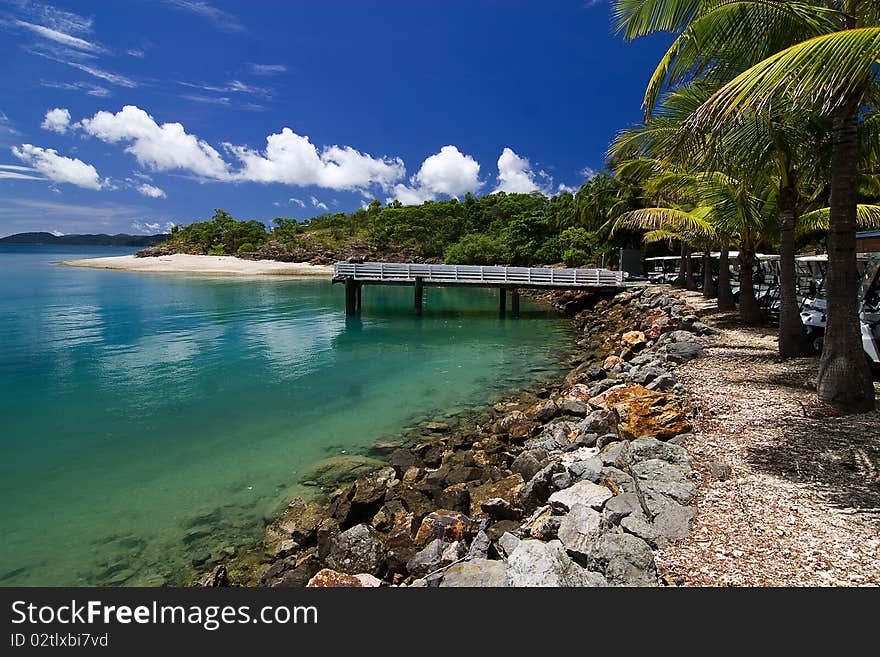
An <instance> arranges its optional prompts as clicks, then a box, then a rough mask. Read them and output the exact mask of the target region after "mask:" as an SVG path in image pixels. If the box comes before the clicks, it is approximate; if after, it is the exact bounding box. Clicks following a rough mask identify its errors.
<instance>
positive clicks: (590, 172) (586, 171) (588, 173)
mask: <svg viewBox="0 0 880 657" xmlns="http://www.w3.org/2000/svg"><path fill="white" fill-rule="evenodd" d="M581 175H582V176H583V177H584V179H585V180H592V179H593V178H595V177H596V176H598V175H599V172H598V171H596V170H595V169H591V168H590V167H584V168H583V169H581Z"/></svg>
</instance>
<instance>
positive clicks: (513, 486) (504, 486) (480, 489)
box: [444, 473, 524, 540]
mask: <svg viewBox="0 0 880 657" xmlns="http://www.w3.org/2000/svg"><path fill="white" fill-rule="evenodd" d="M523 483H524V481H523V478H522V475H521V474H519V473H516V474H512V475H510V476H509V477H504V479H499V480H498V481H490V482H489V483H487V484H483V485H482V486H477V487H475V488H471V517H472V518H482V517H484V516H485V515H486V514H485V512H484V511H483V509H482V508H481V505H482V504H483V503H484V502H488V501H489V500H491V499H492V498H493V497H500V498H501V499H502V500H506V501H507V502H510V503H511V504H515V503H516V500H517V494H518V493H519V491H520V489H521V488H522V487H523ZM444 540H445V539H444Z"/></svg>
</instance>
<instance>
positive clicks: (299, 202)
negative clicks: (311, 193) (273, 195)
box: [287, 198, 306, 208]
mask: <svg viewBox="0 0 880 657" xmlns="http://www.w3.org/2000/svg"><path fill="white" fill-rule="evenodd" d="M287 201H288V203H293V204H294V205H298V206H299V207H301V208H304V207H306V202H305V201H303V200H302V199H298V198H289V199H287Z"/></svg>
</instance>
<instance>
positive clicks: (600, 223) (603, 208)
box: [144, 174, 641, 267]
mask: <svg viewBox="0 0 880 657" xmlns="http://www.w3.org/2000/svg"><path fill="white" fill-rule="evenodd" d="M638 207H641V190H640V188H639V187H638V186H637V185H634V184H632V183H628V182H626V181H624V180H621V179H619V178H615V177H613V176H611V175H608V174H600V175H599V176H596V177H595V178H593V179H591V180H590V181H589V182H587V183H586V184H584V185H583V187H581V189H580V190H579V191H578V192H577V193H576V194H571V193H563V194H559V195H557V196H553V197H552V198H547V197H545V196H543V195H541V194H538V193H533V194H505V193H504V192H498V193H495V194H488V195H486V196H482V197H479V198H476V197H474V196H471V195H470V194H468V195H466V196H465V197H464V199H461V200H458V199H454V198H453V199H450V200H444V201H427V202H425V203H423V204H422V205H413V206H403V205H401V204H400V203H399V202H397V201H394V202H392V203H391V204H389V205H387V206H383V205H382V203H381V202H380V201H378V200H376V201H373V202H372V203H370V204H369V205H368V206H367V207H366V208H362V209H358V210H355V211H354V212H351V213H345V212H337V213H332V214H323V215H320V216H317V217H313V218H310V219H305V220H301V221H300V220H297V219H291V218H284V217H279V218H276V219H274V221H273V224H274V225H273V227H272V228H271V229H266V227H265V226H264V224H263V223H262V222H260V221H256V220H250V221H237V220H235V219H233V218H232V217H231V216H230V215H229V214H228V213H226V212H225V211H223V210H217V211H215V213H214V215H213V217H212V218H211V220H209V221H197V222H195V223H192V224H190V225H189V226H185V227H175V228H174V229H173V231H172V233H171V235H169V237H168V239H167V240H166V241H165V242H164V243H163V244H162V245H160V246H159V247H156V248H154V249H148V250H147V251H145V252H144V255H154V254H159V253H173V252H182V253H195V254H207V255H239V256H243V257H248V258H273V259H278V260H288V261H317V262H329V261H333V260H338V259H343V258H347V257H351V256H356V257H364V258H368V259H376V260H406V261H426V262H448V263H454V264H486V265H491V264H509V265H538V264H555V263H560V262H564V263H565V264H566V265H568V266H573V267H574V266H588V265H592V264H599V263H601V262H603V258H604V262H605V263H606V264H611V263H613V262H616V258H617V254H618V252H619V249H620V247H622V246H638V245H639V244H640V236H639V235H638V233H635V232H626V231H616V232H615V233H614V235H611V234H610V232H611V225H612V222H611V221H610V220H612V219H614V218H615V217H617V216H619V215H620V214H621V213H623V212H626V211H628V210H632V209H635V208H638Z"/></svg>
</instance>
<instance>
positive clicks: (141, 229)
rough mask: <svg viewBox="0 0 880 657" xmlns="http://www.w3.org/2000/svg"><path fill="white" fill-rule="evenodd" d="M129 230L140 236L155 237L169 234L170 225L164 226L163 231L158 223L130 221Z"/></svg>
mask: <svg viewBox="0 0 880 657" xmlns="http://www.w3.org/2000/svg"><path fill="white" fill-rule="evenodd" d="M131 228H132V230H134V231H136V232H137V233H140V234H141V235H156V234H158V233H170V232H171V228H170V224H165V228H164V230H163V227H162V224H160V223H159V222H158V221H157V222H155V223H148V222H146V221H132V222H131Z"/></svg>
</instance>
